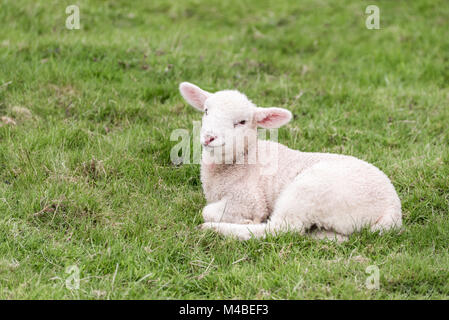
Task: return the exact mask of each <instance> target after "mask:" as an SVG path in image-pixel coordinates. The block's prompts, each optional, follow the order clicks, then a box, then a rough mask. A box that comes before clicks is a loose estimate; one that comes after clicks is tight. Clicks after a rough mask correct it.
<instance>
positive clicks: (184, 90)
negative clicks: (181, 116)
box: [179, 82, 212, 111]
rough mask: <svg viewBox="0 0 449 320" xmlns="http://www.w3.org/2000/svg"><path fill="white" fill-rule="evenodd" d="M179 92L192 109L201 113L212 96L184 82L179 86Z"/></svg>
mask: <svg viewBox="0 0 449 320" xmlns="http://www.w3.org/2000/svg"><path fill="white" fill-rule="evenodd" d="M179 91H180V92H181V95H182V96H183V97H184V99H186V101H187V102H188V103H189V104H190V105H191V106H192V107H195V108H196V109H198V110H200V111H204V102H205V101H206V99H207V98H209V97H210V96H211V95H212V94H211V93H210V92H207V91H204V90H203V89H201V88H199V87H197V86H196V85H194V84H193V83H190V82H182V83H181V84H180V85H179Z"/></svg>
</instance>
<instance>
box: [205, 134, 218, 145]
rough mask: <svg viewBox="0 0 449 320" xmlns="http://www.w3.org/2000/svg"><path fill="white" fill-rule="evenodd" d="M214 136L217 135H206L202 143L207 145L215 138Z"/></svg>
mask: <svg viewBox="0 0 449 320" xmlns="http://www.w3.org/2000/svg"><path fill="white" fill-rule="evenodd" d="M215 138H217V137H212V136H206V137H205V139H204V144H205V145H206V146H208V145H209V143H211V142H212V141H214V140H215Z"/></svg>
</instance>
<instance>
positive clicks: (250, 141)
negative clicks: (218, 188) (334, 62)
mask: <svg viewBox="0 0 449 320" xmlns="http://www.w3.org/2000/svg"><path fill="white" fill-rule="evenodd" d="M179 90H180V91H181V95H182V96H183V97H184V99H185V100H186V101H187V102H188V103H189V104H190V105H192V106H193V107H194V108H196V109H198V110H199V111H202V112H203V113H204V114H203V120H202V127H201V136H200V142H201V144H202V145H203V150H204V152H206V153H210V154H213V158H214V159H215V160H216V161H217V162H218V163H233V162H236V161H237V160H238V159H241V158H242V157H243V156H244V154H245V153H247V152H248V150H249V149H251V148H253V147H254V146H255V145H256V143H257V127H262V128H279V127H280V126H282V125H284V124H286V123H287V122H289V121H290V119H291V117H292V115H291V113H290V111H288V110H286V109H282V108H259V107H257V106H256V105H255V104H254V103H252V102H251V101H250V100H249V99H248V98H247V97H246V96H245V95H244V94H242V93H240V92H238V91H236V90H223V91H217V92H215V93H210V92H207V91H204V90H202V89H201V88H199V87H197V86H195V85H194V84H191V83H188V82H183V83H181V84H180V86H179ZM217 151H218V152H217ZM217 162H216V163H217Z"/></svg>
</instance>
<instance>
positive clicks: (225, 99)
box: [200, 91, 257, 163]
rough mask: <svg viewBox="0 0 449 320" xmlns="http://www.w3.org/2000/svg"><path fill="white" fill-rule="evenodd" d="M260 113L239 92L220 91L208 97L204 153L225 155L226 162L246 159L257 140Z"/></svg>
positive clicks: (205, 105)
mask: <svg viewBox="0 0 449 320" xmlns="http://www.w3.org/2000/svg"><path fill="white" fill-rule="evenodd" d="M256 110H257V107H256V106H255V105H254V104H253V103H252V102H251V101H249V100H248V98H247V97H246V96H245V95H243V94H241V93H240V92H238V91H219V92H216V93H214V94H212V95H211V96H210V97H208V98H207V99H206V101H205V103H204V115H203V121H202V127H201V136H200V142H201V144H202V145H203V148H204V150H205V151H207V152H210V153H213V154H214V155H216V156H218V157H223V156H224V160H226V163H230V162H231V163H232V162H234V161H236V159H238V158H240V157H242V156H243V155H244V154H245V153H247V152H248V148H251V147H252V146H253V145H254V144H255V143H256V140H257V123H256V121H255V112H256ZM217 153H218V154H217Z"/></svg>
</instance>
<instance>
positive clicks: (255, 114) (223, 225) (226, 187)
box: [180, 82, 402, 240]
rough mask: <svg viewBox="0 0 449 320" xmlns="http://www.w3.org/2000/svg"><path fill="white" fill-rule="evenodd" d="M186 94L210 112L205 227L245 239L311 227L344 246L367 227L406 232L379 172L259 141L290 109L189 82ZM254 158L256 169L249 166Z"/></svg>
mask: <svg viewBox="0 0 449 320" xmlns="http://www.w3.org/2000/svg"><path fill="white" fill-rule="evenodd" d="M180 91H181V93H182V95H183V97H184V98H185V99H186V100H187V101H188V102H189V103H190V104H192V105H193V106H194V107H195V108H197V109H199V110H201V111H203V112H206V110H207V115H206V114H205V115H204V116H203V125H202V130H201V139H200V140H201V143H203V145H205V147H204V148H203V156H202V161H203V163H202V165H201V181H202V185H203V190H204V194H205V196H206V199H207V202H208V204H207V205H206V207H205V208H204V209H203V218H204V220H205V223H204V224H203V225H202V228H205V229H213V230H216V231H218V232H220V233H222V234H225V235H231V236H236V237H238V238H239V239H242V240H246V239H249V238H251V237H252V236H254V237H264V236H265V235H266V234H267V233H273V234H276V233H279V232H284V231H289V230H293V231H297V232H299V233H302V234H306V233H307V232H308V231H309V230H311V229H312V228H313V229H316V230H318V233H315V234H314V235H315V236H316V237H318V238H321V237H325V238H329V235H334V236H335V238H336V239H337V240H342V239H345V238H346V237H347V236H348V235H350V234H352V233H353V232H356V231H359V230H361V229H362V228H364V227H369V228H370V229H371V230H372V231H377V230H379V231H383V230H388V229H391V228H395V227H400V226H401V224H402V214H401V203H400V200H399V197H398V195H397V193H396V191H395V189H394V187H393V185H392V184H391V182H390V180H389V179H388V177H387V176H386V175H385V174H384V173H383V172H382V171H380V170H379V169H378V168H376V167H375V166H373V165H371V164H369V163H367V162H365V161H362V160H359V159H357V158H354V157H351V156H345V155H338V154H328V153H307V152H300V151H296V150H292V149H289V148H288V147H286V146H284V145H281V144H278V143H275V142H272V141H267V140H258V139H257V127H258V126H259V127H264V128H277V127H279V126H281V125H283V124H285V123H287V122H288V121H289V120H290V119H291V113H290V112H289V111H288V110H285V109H281V108H258V107H257V106H255V105H254V104H253V103H252V102H251V101H250V100H249V99H248V98H247V97H246V96H245V95H243V94H241V93H240V92H238V91H231V90H226V91H219V92H217V93H214V94H212V93H209V92H206V91H204V90H201V89H200V88H198V87H197V86H195V85H193V84H190V83H185V82H184V83H182V84H181V85H180ZM241 121H244V124H241ZM211 137H213V139H212V141H211V142H210V143H209V144H207V145H206V143H208V141H210V140H211ZM241 137H248V140H247V141H246V143H245V145H244V149H243V150H241V151H239V150H237V151H236V150H235V149H233V143H232V142H233V141H235V140H233V139H237V138H241ZM268 150H270V152H268ZM273 151H274V152H273ZM251 152H255V154H256V155H257V161H256V162H250V161H249V160H248V159H249V154H252V153H251ZM223 154H224V156H223ZM214 162H215V163H214Z"/></svg>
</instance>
